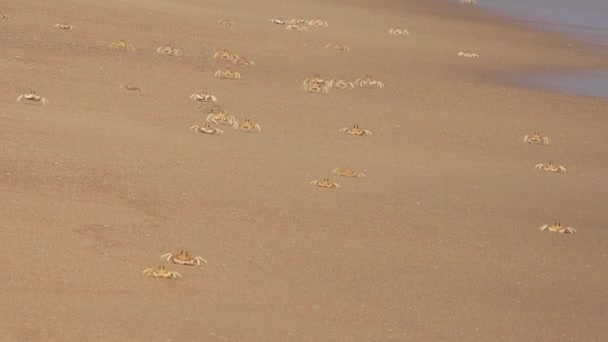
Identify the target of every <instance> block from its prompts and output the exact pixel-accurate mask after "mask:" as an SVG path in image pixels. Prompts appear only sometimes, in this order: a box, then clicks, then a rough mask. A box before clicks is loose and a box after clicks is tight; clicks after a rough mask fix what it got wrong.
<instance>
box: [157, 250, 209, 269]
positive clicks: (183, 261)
mask: <svg viewBox="0 0 608 342" xmlns="http://www.w3.org/2000/svg"><path fill="white" fill-rule="evenodd" d="M160 258H161V259H164V260H166V261H170V262H172V263H174V264H178V265H185V266H200V264H201V262H203V263H205V264H206V263H207V260H205V259H203V258H201V257H200V256H197V257H195V256H192V255H190V254H188V252H187V251H186V252H185V253H184V251H181V252H179V254H172V253H165V254H163V255H161V256H160Z"/></svg>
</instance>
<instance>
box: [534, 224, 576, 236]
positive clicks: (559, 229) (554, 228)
mask: <svg viewBox="0 0 608 342" xmlns="http://www.w3.org/2000/svg"><path fill="white" fill-rule="evenodd" d="M538 229H539V230H540V231H543V232H544V231H550V232H553V233H561V234H574V233H576V229H574V228H572V227H566V226H562V224H561V223H559V222H555V223H553V224H545V225H542V226H540V227H539V228H538Z"/></svg>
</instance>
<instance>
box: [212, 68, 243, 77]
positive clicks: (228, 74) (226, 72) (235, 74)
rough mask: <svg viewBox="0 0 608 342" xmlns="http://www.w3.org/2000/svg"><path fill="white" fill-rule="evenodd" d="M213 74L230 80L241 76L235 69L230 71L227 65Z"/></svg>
mask: <svg viewBox="0 0 608 342" xmlns="http://www.w3.org/2000/svg"><path fill="white" fill-rule="evenodd" d="M214 76H215V77H217V78H223V79H230V80H238V79H240V78H241V74H239V73H238V72H236V71H232V68H231V67H229V66H227V67H226V68H224V70H218V71H216V72H215V75H214Z"/></svg>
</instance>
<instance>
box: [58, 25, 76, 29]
mask: <svg viewBox="0 0 608 342" xmlns="http://www.w3.org/2000/svg"><path fill="white" fill-rule="evenodd" d="M55 27H56V28H58V29H60V30H73V29H74V28H75V26H74V25H68V24H55Z"/></svg>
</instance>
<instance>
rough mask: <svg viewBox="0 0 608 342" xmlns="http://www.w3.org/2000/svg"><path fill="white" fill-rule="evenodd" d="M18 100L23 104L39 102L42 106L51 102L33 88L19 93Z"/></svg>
mask: <svg viewBox="0 0 608 342" xmlns="http://www.w3.org/2000/svg"><path fill="white" fill-rule="evenodd" d="M17 102H19V103H23V104H38V105H42V106H44V105H47V104H48V103H49V101H48V100H47V99H46V97H43V96H39V95H37V94H36V92H35V91H33V90H32V91H30V92H29V93H26V94H21V95H19V97H17Z"/></svg>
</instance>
